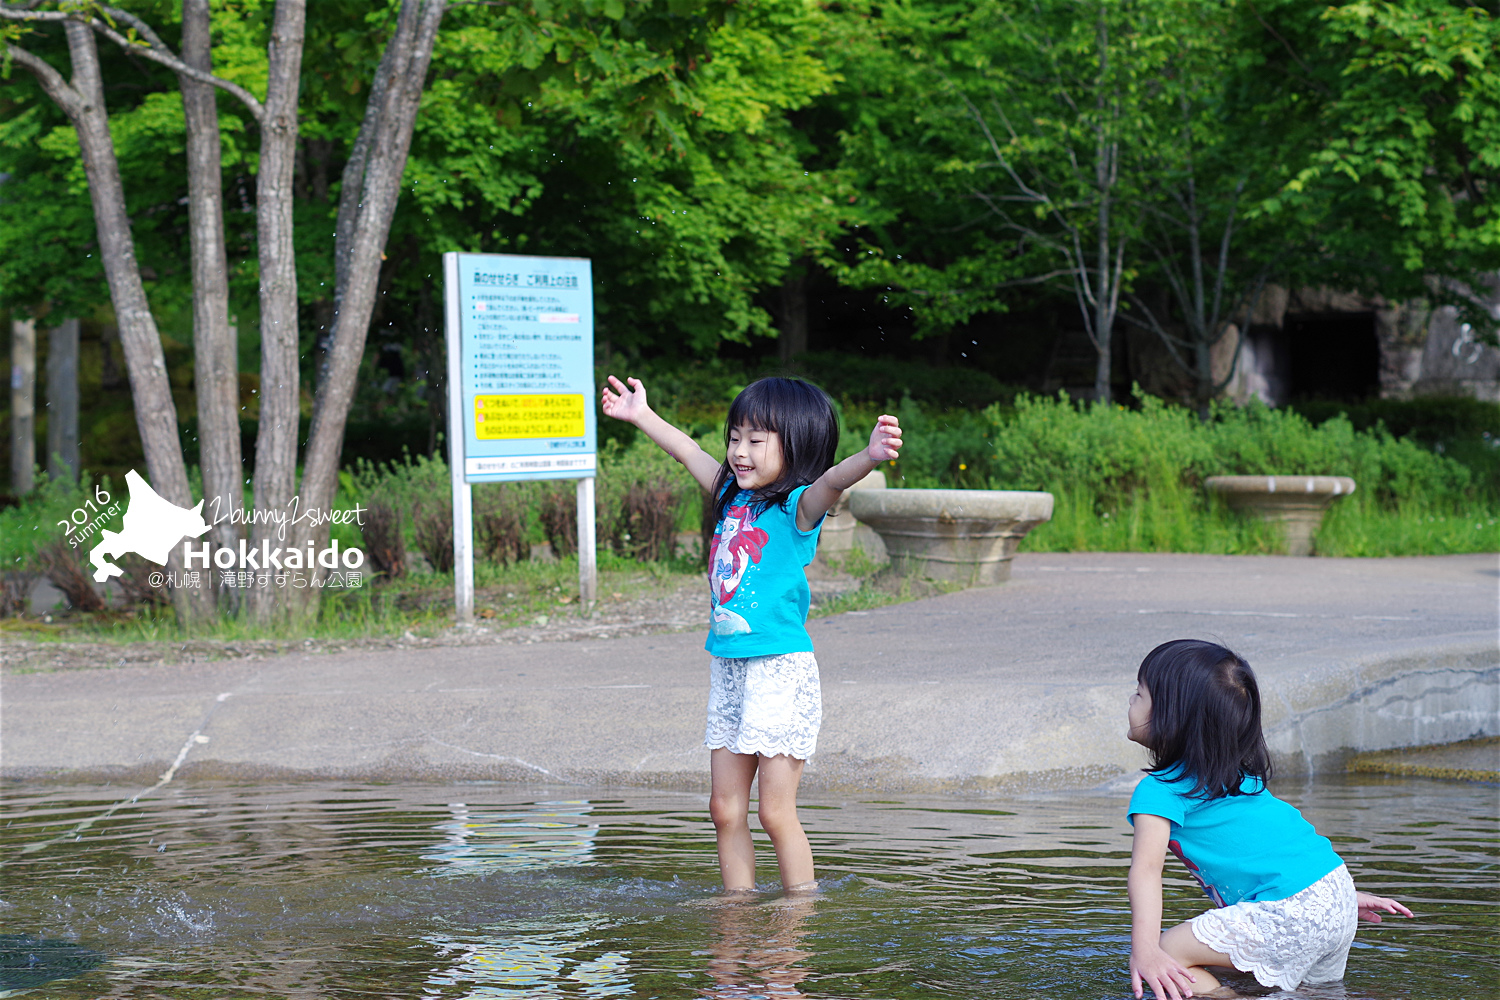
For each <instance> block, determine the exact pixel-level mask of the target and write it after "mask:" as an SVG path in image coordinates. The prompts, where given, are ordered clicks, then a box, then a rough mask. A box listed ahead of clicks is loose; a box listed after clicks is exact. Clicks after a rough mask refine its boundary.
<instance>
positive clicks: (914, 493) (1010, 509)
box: [849, 490, 1052, 587]
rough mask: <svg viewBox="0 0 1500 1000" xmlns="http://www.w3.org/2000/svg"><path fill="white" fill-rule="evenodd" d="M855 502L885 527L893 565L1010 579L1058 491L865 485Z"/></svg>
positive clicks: (984, 579) (868, 519)
mask: <svg viewBox="0 0 1500 1000" xmlns="http://www.w3.org/2000/svg"><path fill="white" fill-rule="evenodd" d="M849 509H850V511H851V512H852V513H853V514H854V516H855V517H856V518H858V519H859V520H860V521H862V522H863V523H865V524H868V525H869V526H870V527H871V528H873V529H875V531H876V532H877V533H878V534H879V535H880V538H881V540H882V541H883V542H885V548H886V552H887V553H888V554H889V555H890V558H891V568H892V569H893V570H894V571H895V572H897V573H901V574H906V573H916V574H918V575H919V576H923V577H927V578H929V579H933V580H946V581H949V582H952V583H959V584H963V585H964V586H966V587H975V586H984V585H987V584H993V583H1001V582H1003V581H1005V580H1008V579H1010V560H1011V557H1012V556H1014V555H1015V553H1016V546H1017V545H1019V544H1020V542H1021V539H1022V538H1023V537H1025V535H1026V533H1027V532H1028V531H1030V530H1031V529H1032V528H1034V527H1036V526H1037V525H1038V524H1041V523H1042V522H1043V521H1046V520H1049V519H1051V517H1052V494H1051V493H1026V492H1018V491H1010V490H861V491H859V492H856V493H854V494H853V495H852V496H851V497H850V501H849Z"/></svg>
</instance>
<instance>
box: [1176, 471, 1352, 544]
mask: <svg viewBox="0 0 1500 1000" xmlns="http://www.w3.org/2000/svg"><path fill="white" fill-rule="evenodd" d="M1203 485H1204V486H1206V487H1207V488H1208V489H1209V490H1210V491H1212V492H1214V493H1217V494H1219V496H1221V497H1223V498H1224V502H1225V503H1227V504H1229V506H1230V507H1233V508H1234V509H1236V510H1243V511H1244V512H1245V513H1247V514H1253V515H1255V516H1256V517H1259V518H1262V519H1263V520H1266V521H1270V522H1272V523H1274V524H1277V525H1279V526H1280V528H1281V535H1282V543H1283V548H1284V551H1285V552H1286V554H1287V555H1289V556H1310V555H1312V552H1313V535H1314V534H1315V533H1316V532H1317V530H1318V525H1320V524H1322V523H1323V512H1324V511H1326V510H1327V509H1328V506H1329V504H1331V503H1333V502H1334V501H1335V500H1337V499H1338V498H1339V497H1341V496H1348V495H1349V494H1350V493H1353V492H1354V480H1352V479H1350V478H1349V477H1348V476H1210V477H1209V478H1208V479H1206V480H1205V481H1204V484H1203Z"/></svg>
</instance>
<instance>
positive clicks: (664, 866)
mask: <svg viewBox="0 0 1500 1000" xmlns="http://www.w3.org/2000/svg"><path fill="white" fill-rule="evenodd" d="M135 791H136V789H133V788H129V789H123V790H122V789H120V788H115V787H79V786H73V787H62V788H59V787H46V788H43V787H40V786H36V785H12V786H10V787H9V788H8V790H7V794H6V801H5V804H4V812H3V814H0V851H3V860H4V866H3V867H0V922H3V936H0V988H10V989H20V988H35V987H37V986H38V985H39V984H40V983H41V982H43V981H46V980H49V979H50V981H47V982H46V984H45V986H44V987H42V988H40V989H36V991H35V993H33V994H32V995H36V996H41V995H45V996H47V997H59V998H75V997H77V998H85V997H87V998H94V997H112V998H145V997H170V998H199V997H202V998H210V997H212V998H221V997H266V996H271V997H279V996H286V997H310V996H317V997H326V998H356V997H371V996H379V997H432V998H461V997H473V998H479V997H528V998H530V997H641V998H650V997H662V998H668V997H672V998H675V997H721V998H726V1000H727V998H747V1000H748V998H753V997H778V998H779V997H797V996H806V997H827V998H856V997H870V998H893V1000H906V998H917V997H945V996H953V997H997V998H1012V997H1014V998H1031V997H1043V996H1045V997H1067V998H1108V1000H1114V998H1124V997H1128V996H1130V988H1129V980H1128V976H1127V974H1126V971H1125V970H1126V967H1127V959H1128V955H1129V928H1130V924H1129V920H1130V915H1129V907H1128V904H1127V901H1126V896H1125V874H1126V868H1127V865H1128V863H1129V856H1130V855H1129V851H1130V839H1129V837H1130V827H1129V825H1128V824H1127V823H1126V822H1125V817H1124V811H1125V805H1126V802H1127V800H1128V795H1127V794H1126V793H1125V792H1124V791H1120V792H1118V793H1115V794H1109V793H1097V794H1086V795H1038V796H1028V797H1015V798H1008V799H995V798H985V799H957V798H920V797H904V798H900V799H881V798H878V797H876V796H869V797H863V798H861V797H848V798H829V797H816V796H814V797H809V798H807V799H805V800H804V802H803V812H802V816H803V821H804V824H805V826H806V827H807V829H808V833H809V836H810V838H811V840H812V843H813V849H814V852H815V856H816V859H817V862H818V865H819V875H820V878H821V879H822V886H823V888H822V892H821V893H820V894H819V895H818V896H817V897H814V898H811V899H804V900H798V901H789V900H786V899H784V898H782V897H781V896H780V895H779V894H778V893H777V892H776V889H777V887H776V885H775V883H774V879H775V877H776V868H775V863H774V858H773V856H772V854H771V852H770V849H769V843H768V842H767V841H765V839H764V837H763V835H760V834H757V841H758V846H759V848H760V849H761V852H762V853H761V862H762V867H761V869H760V871H759V874H760V876H761V878H762V880H763V885H764V888H765V891H764V892H762V893H760V894H758V895H757V896H756V897H755V898H753V899H750V900H742V901H734V902H726V901H725V900H724V899H723V898H722V897H720V896H718V895H717V893H716V890H717V886H718V880H717V868H716V865H715V856H714V845H713V828H712V824H711V823H710V822H709V819H708V815H707V802H706V797H705V796H702V795H692V794H671V793H661V792H648V791H639V790H621V789H583V788H576V787H565V788H527V787H518V786H515V785H496V784H455V785H448V786H441V785H414V786H388V785H359V784H347V783H326V784H293V785H280V786H277V785H254V786H236V785H177V784H173V785H168V786H166V787H165V788H163V789H161V790H159V791H156V792H153V793H152V794H151V795H149V796H147V797H144V798H142V799H140V800H139V801H138V802H134V803H130V802H128V801H126V802H125V804H123V805H122V804H121V802H122V800H128V798H129V797H130V796H131V795H132V794H134V793H135ZM1276 791H1277V792H1278V794H1280V795H1282V796H1283V797H1285V798H1287V799H1289V800H1290V801H1292V802H1293V803H1294V804H1296V805H1298V806H1299V807H1300V808H1302V809H1303V810H1304V813H1305V815H1307V817H1308V818H1309V819H1310V820H1312V821H1313V822H1314V823H1315V824H1316V825H1317V827H1318V828H1319V830H1320V831H1321V832H1323V833H1324V834H1326V835H1328V836H1329V837H1330V838H1331V839H1332V840H1333V841H1334V846H1335V847H1336V848H1337V849H1338V850H1339V851H1340V852H1341V853H1342V854H1343V855H1344V857H1345V858H1346V860H1347V861H1348V862H1349V866H1350V868H1351V870H1352V871H1353V872H1354V875H1355V880H1356V882H1357V883H1358V884H1359V885H1360V887H1361V888H1363V889H1367V890H1369V891H1373V892H1377V893H1380V894H1383V895H1392V896H1396V897H1398V898H1400V899H1402V900H1403V901H1404V902H1406V903H1407V904H1408V905H1409V906H1410V907H1411V908H1412V909H1413V910H1414V911H1415V912H1416V913H1417V915H1418V916H1417V919H1416V920H1413V921H1390V922H1387V923H1384V924H1381V925H1379V926H1372V925H1368V924H1363V925H1361V929H1360V934H1359V937H1358V939H1357V940H1356V942H1355V948H1354V951H1353V953H1352V954H1351V957H1350V962H1349V975H1348V978H1347V980H1346V981H1345V983H1344V985H1343V986H1342V987H1338V988H1335V989H1332V990H1329V989H1323V990H1320V991H1314V990H1307V989H1304V990H1303V991H1300V994H1299V995H1304V996H1316V997H1340V998H1344V997H1347V998H1349V1000H1398V998H1399V1000H1405V998H1412V1000H1424V998H1434V1000H1436V998H1441V1000H1456V998H1475V1000H1479V998H1493V997H1495V996H1497V995H1500V935H1497V914H1500V905H1497V904H1500V863H1497V855H1500V840H1497V790H1496V789H1495V788H1494V787H1493V786H1483V785H1465V784H1457V783H1443V782H1435V781H1428V780H1423V779H1391V778H1385V777H1381V776H1350V777H1347V778H1337V779H1328V780H1321V781H1318V782H1316V783H1312V784H1306V785H1303V784H1292V785H1287V784H1282V785H1280V786H1278V787H1277V788H1276ZM111 809H113V811H111ZM1168 874H1169V879H1168V884H1167V893H1166V894H1167V900H1166V910H1167V919H1168V920H1171V921H1175V920H1182V919H1186V918H1188V917H1190V916H1192V915H1194V914H1195V913H1197V912H1199V911H1201V910H1202V909H1204V908H1206V906H1207V905H1208V903H1207V900H1206V899H1204V897H1203V896H1202V895H1201V893H1199V892H1198V890H1197V889H1196V888H1195V887H1194V886H1193V884H1192V883H1191V882H1190V880H1188V879H1187V878H1186V877H1184V873H1183V872H1182V871H1181V869H1180V868H1176V867H1175V862H1174V863H1171V864H1169V866H1168ZM28 963H29V964H28ZM27 977H30V978H27ZM54 977H56V978H54ZM1227 981H1228V982H1231V983H1233V984H1234V985H1235V986H1236V987H1237V988H1239V989H1240V990H1242V991H1243V992H1244V993H1245V994H1246V995H1253V996H1266V995H1270V994H1272V993H1273V991H1270V990H1266V989H1264V988H1261V987H1259V986H1258V985H1257V984H1256V983H1255V981H1254V979H1253V978H1250V977H1248V976H1230V977H1229V978H1228V980H1227ZM1277 995H1279V996H1286V995H1287V994H1277Z"/></svg>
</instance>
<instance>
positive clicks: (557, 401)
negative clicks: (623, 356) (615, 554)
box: [443, 253, 598, 622]
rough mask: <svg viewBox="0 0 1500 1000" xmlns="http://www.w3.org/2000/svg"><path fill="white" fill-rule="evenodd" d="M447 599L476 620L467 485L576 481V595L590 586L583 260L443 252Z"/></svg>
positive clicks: (588, 282) (587, 309)
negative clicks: (449, 523)
mask: <svg viewBox="0 0 1500 1000" xmlns="http://www.w3.org/2000/svg"><path fill="white" fill-rule="evenodd" d="M443 292H444V318H445V323H444V325H445V327H446V338H447V345H448V442H449V445H448V448H449V457H450V459H451V461H450V462H449V469H450V474H451V476H452V486H453V600H454V606H455V608H456V610H457V612H458V619H459V621H461V622H467V621H472V620H473V618H474V546H473V537H474V523H473V522H474V518H473V490H472V484H474V483H504V482H519V481H523V480H533V479H576V480H578V490H577V495H578V596H579V600H580V601H581V602H582V603H583V606H584V607H585V609H591V608H592V607H593V604H594V600H595V598H596V596H597V592H598V574H597V560H596V558H595V539H594V472H595V469H596V447H595V443H596V440H597V438H596V433H597V428H596V427H595V417H594V406H593V397H594V297H593V274H592V269H591V267H590V262H589V261H588V260H586V259H584V258H580V257H526V256H521V255H518V254H477V253H445V254H443Z"/></svg>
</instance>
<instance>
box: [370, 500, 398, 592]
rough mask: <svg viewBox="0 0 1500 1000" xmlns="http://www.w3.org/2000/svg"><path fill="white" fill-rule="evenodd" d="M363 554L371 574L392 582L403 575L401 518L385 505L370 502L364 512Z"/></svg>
mask: <svg viewBox="0 0 1500 1000" xmlns="http://www.w3.org/2000/svg"><path fill="white" fill-rule="evenodd" d="M364 550H365V552H366V554H368V555H369V557H370V565H371V566H373V567H374V568H375V572H377V573H380V574H382V575H384V576H385V578H386V579H388V580H394V579H395V578H396V577H398V576H401V575H402V574H404V573H405V572H406V539H405V536H404V535H403V534H402V531H401V515H400V514H399V513H397V511H396V509H395V508H394V507H392V506H391V505H390V504H388V503H383V502H381V501H379V500H376V501H373V502H372V503H371V504H370V506H369V508H368V509H367V510H366V511H365V523H364Z"/></svg>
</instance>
